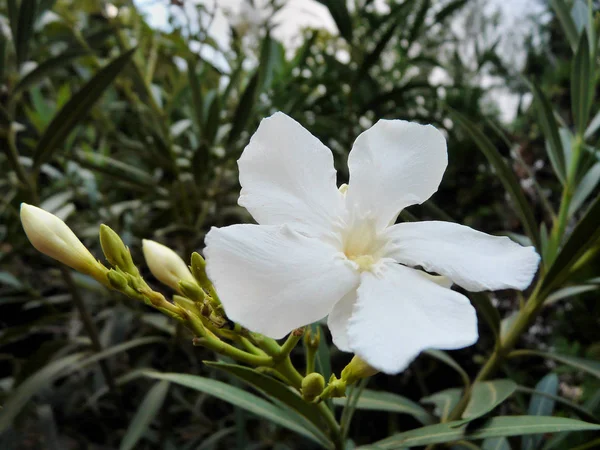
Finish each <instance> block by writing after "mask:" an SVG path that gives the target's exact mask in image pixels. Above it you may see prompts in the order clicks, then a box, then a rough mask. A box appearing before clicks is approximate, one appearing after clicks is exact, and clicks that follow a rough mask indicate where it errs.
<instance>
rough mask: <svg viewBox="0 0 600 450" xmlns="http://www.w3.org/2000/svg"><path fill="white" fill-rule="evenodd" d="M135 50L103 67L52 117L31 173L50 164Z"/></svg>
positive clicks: (38, 146) (37, 149)
mask: <svg viewBox="0 0 600 450" xmlns="http://www.w3.org/2000/svg"><path fill="white" fill-rule="evenodd" d="M134 51H135V49H132V50H129V51H127V52H126V53H124V54H122V55H121V56H119V57H118V58H116V59H114V60H113V61H111V62H110V63H109V64H107V65H106V66H105V67H103V68H102V69H101V70H100V71H98V73H96V75H94V76H93V77H92V79H91V80H89V81H88V82H87V83H86V84H85V85H84V86H83V87H82V88H81V89H80V90H79V91H78V92H77V93H76V94H75V95H73V97H71V99H70V100H69V101H68V102H67V103H66V104H65V105H64V106H63V107H62V108H61V109H60V111H59V112H58V113H57V114H56V115H55V116H54V118H53V119H52V121H51V122H50V124H49V125H48V126H47V127H46V130H45V131H44V134H43V135H42V137H41V138H40V140H39V142H38V143H37V146H36V148H35V154H34V169H35V170H37V169H39V167H40V166H41V165H42V164H43V163H45V162H47V161H48V160H50V158H51V157H52V154H53V153H54V152H55V151H56V150H57V148H58V147H60V146H61V145H62V144H63V142H64V141H65V140H66V139H67V137H68V136H69V134H70V133H71V131H72V130H73V128H75V126H76V125H77V124H78V123H79V122H80V121H81V120H82V119H83V118H84V117H85V116H86V114H87V112H88V111H89V110H90V109H91V108H92V106H93V105H94V104H95V103H96V101H97V100H98V99H99V98H100V96H101V95H102V93H103V92H104V91H105V90H106V89H107V88H108V86H110V84H111V83H112V82H113V81H114V79H115V78H116V77H117V75H118V74H119V73H120V72H121V70H123V68H124V67H125V65H126V64H127V63H128V62H129V59H130V58H131V55H132V54H133V52H134Z"/></svg>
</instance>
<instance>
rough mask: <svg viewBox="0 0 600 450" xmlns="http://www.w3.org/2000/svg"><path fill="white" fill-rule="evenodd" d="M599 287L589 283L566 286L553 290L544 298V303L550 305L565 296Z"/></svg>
mask: <svg viewBox="0 0 600 450" xmlns="http://www.w3.org/2000/svg"><path fill="white" fill-rule="evenodd" d="M597 289H600V286H595V285H593V284H591V285H578V286H568V287H565V288H562V289H559V290H558V291H555V292H553V293H552V294H550V295H549V296H548V297H546V300H544V305H552V304H554V303H556V302H558V301H560V300H563V299H565V298H569V297H573V296H575V295H579V294H583V293H584V292H589V291H595V290H597Z"/></svg>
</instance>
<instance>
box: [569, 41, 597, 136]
mask: <svg viewBox="0 0 600 450" xmlns="http://www.w3.org/2000/svg"><path fill="white" fill-rule="evenodd" d="M593 87H594V84H593V82H592V77H591V68H590V47H589V43H588V38H587V34H586V33H581V39H580V40H579V45H578V46H577V52H576V53H575V59H574V61H573V66H572V72H571V110H572V111H573V121H574V122H575V127H576V129H577V132H578V134H579V135H580V136H583V135H584V133H585V129H586V127H587V124H588V118H589V115H590V108H591V106H592V92H591V90H592V89H593Z"/></svg>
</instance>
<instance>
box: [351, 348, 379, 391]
mask: <svg viewBox="0 0 600 450" xmlns="http://www.w3.org/2000/svg"><path fill="white" fill-rule="evenodd" d="M377 372H379V371H378V370H377V369H374V368H372V367H371V366H370V365H368V364H367V363H366V362H364V361H363V360H362V359H360V358H359V357H358V356H356V355H355V356H354V358H352V361H350V363H349V364H348V365H347V366H346V367H344V370H342V381H345V382H346V384H348V385H350V384H353V383H356V382H357V381H358V380H360V379H361V378H366V377H370V376H371V375H375V374H376V373H377Z"/></svg>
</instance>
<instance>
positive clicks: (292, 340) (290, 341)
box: [280, 328, 304, 356]
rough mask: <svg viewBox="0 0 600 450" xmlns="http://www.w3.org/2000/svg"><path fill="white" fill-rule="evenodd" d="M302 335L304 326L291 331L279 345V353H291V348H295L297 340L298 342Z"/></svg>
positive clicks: (283, 354) (284, 354)
mask: <svg viewBox="0 0 600 450" xmlns="http://www.w3.org/2000/svg"><path fill="white" fill-rule="evenodd" d="M303 335H304V328H298V329H297V330H294V331H292V332H291V333H290V335H289V336H288V338H287V339H286V341H285V342H284V343H283V345H282V346H281V350H280V354H281V355H282V356H289V354H290V353H292V350H294V348H296V345H298V342H300V339H302V336H303Z"/></svg>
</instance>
